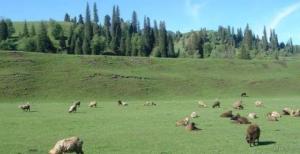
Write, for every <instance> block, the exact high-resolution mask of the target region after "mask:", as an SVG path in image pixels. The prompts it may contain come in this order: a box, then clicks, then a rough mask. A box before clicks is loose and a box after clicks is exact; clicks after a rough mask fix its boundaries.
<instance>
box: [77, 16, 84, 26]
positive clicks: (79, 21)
mask: <svg viewBox="0 0 300 154" xmlns="http://www.w3.org/2000/svg"><path fill="white" fill-rule="evenodd" d="M78 24H84V21H83V17H82V15H81V14H80V15H79V17H78Z"/></svg>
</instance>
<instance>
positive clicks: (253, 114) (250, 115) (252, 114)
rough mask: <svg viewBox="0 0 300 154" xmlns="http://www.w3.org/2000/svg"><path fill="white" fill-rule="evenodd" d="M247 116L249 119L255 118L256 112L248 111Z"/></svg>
mask: <svg viewBox="0 0 300 154" xmlns="http://www.w3.org/2000/svg"><path fill="white" fill-rule="evenodd" d="M248 118H249V119H256V118H257V114H256V113H249V114H248Z"/></svg>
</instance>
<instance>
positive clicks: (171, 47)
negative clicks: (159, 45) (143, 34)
mask: <svg viewBox="0 0 300 154" xmlns="http://www.w3.org/2000/svg"><path fill="white" fill-rule="evenodd" d="M168 41H169V42H168V57H173V58H174V57H175V51H174V42H173V38H172V36H169V37H168Z"/></svg>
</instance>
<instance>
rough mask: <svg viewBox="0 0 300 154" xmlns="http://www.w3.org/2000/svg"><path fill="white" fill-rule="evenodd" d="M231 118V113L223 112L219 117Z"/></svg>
mask: <svg viewBox="0 0 300 154" xmlns="http://www.w3.org/2000/svg"><path fill="white" fill-rule="evenodd" d="M232 116H233V114H232V111H231V110H230V111H227V112H224V113H222V114H221V115H220V117H223V118H231V117H232Z"/></svg>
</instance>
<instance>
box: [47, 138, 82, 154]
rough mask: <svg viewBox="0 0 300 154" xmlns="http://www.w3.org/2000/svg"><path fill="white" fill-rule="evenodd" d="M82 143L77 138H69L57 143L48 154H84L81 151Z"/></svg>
mask: <svg viewBox="0 0 300 154" xmlns="http://www.w3.org/2000/svg"><path fill="white" fill-rule="evenodd" d="M82 145H83V141H82V140H80V139H79V138H78V137H70V138H67V139H62V140H60V141H58V142H57V143H56V144H55V146H54V147H53V148H52V149H51V150H50V151H49V154H64V153H73V152H75V153H76V154H84V152H83V150H82Z"/></svg>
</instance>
